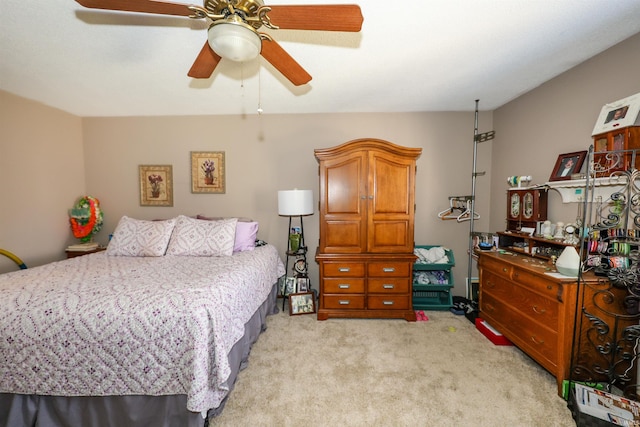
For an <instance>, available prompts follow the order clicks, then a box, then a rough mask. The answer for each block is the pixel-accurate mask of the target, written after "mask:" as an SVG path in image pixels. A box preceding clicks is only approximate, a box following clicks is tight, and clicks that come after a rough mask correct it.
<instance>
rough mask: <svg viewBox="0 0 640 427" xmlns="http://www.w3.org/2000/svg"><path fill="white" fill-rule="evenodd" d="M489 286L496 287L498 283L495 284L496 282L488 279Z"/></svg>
mask: <svg viewBox="0 0 640 427" xmlns="http://www.w3.org/2000/svg"><path fill="white" fill-rule="evenodd" d="M487 287H489V288H495V287H496V284H495V283H493V282H492V281H491V280H487Z"/></svg>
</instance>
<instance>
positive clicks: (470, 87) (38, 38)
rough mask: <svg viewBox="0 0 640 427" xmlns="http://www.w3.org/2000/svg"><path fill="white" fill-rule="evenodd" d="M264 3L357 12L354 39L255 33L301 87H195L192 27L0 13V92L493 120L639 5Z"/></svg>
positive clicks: (164, 111) (177, 22)
mask: <svg viewBox="0 0 640 427" xmlns="http://www.w3.org/2000/svg"><path fill="white" fill-rule="evenodd" d="M265 3H266V4H267V5H269V4H326V3H358V4H359V5H360V7H361V9H362V14H363V16H364V24H363V27H362V32H360V33H331V32H314V31H291V30H279V31H268V30H264V31H265V32H269V33H270V34H272V36H273V37H274V38H275V39H276V40H277V41H278V42H279V43H280V44H281V45H282V46H283V47H284V49H286V50H287V51H288V52H289V53H290V54H291V55H292V56H293V57H294V58H295V59H296V60H297V61H298V62H299V63H300V64H301V65H302V66H303V67H304V68H305V69H306V70H307V71H308V72H309V73H310V74H311V75H312V76H313V80H311V82H310V83H309V84H308V85H305V86H301V87H295V86H293V85H292V84H291V83H289V81H288V80H286V79H285V78H284V77H282V76H281V75H280V74H279V73H278V72H277V71H276V70H275V69H274V68H273V67H272V66H271V65H270V64H268V63H267V62H266V61H265V60H264V59H262V58H260V59H258V60H255V61H253V62H250V63H245V64H238V63H234V62H230V61H225V60H222V61H221V63H220V65H219V66H218V67H217V69H216V70H215V72H214V73H213V76H212V77H211V78H210V79H206V80H196V79H192V78H190V77H187V71H188V70H189V68H190V67H191V64H192V63H193V61H194V59H195V58H196V55H197V54H198V52H199V51H200V48H201V47H202V45H203V44H204V42H205V40H206V28H207V25H206V22H205V21H203V20H191V19H189V18H181V17H169V16H160V15H145V14H135V13H119V12H107V11H98V10H90V9H86V8H83V7H82V6H80V5H79V4H78V3H76V2H75V1H73V0H47V1H39V2H35V1H25V0H0V23H1V25H0V89H3V90H5V91H8V92H11V93H14V94H17V95H20V96H23V97H25V98H29V99H33V100H37V101H40V102H42V103H45V104H47V105H51V106H54V107H57V108H60V109H62V110H65V111H68V112H70V113H73V114H75V115H78V116H147V115H194V114H206V115H209V114H257V110H258V106H260V107H261V108H262V109H263V111H264V114H275V113H324V112H340V113H342V112H410V111H470V110H473V109H474V108H475V99H480V108H481V109H482V110H492V109H495V108H497V107H500V106H501V105H503V104H505V103H506V102H508V101H510V100H512V99H514V98H516V97H518V96H519V95H521V94H523V93H525V92H527V91H529V90H531V89H533V88H535V87H537V86H539V85H540V84H542V83H544V82H545V81H547V80H549V79H551V78H553V77H555V76H557V75H558V74H560V73H562V72H564V71H566V70H568V69H569V68H572V67H573V66H575V65H577V64H579V63H581V62H583V61H585V60H586V59H588V58H590V57H592V56H594V55H596V54H598V53H599V52H602V51H603V50H605V49H607V48H609V47H611V46H613V45H615V44H616V43H618V42H620V41H622V40H624V39H626V38H628V37H630V36H632V35H634V34H636V33H638V32H640V1H637V0H437V1H436V0H428V1H426V0H416V1H413V2H410V1H406V2H400V1H389V0H344V1H340V0H320V1H317V0H284V1H282V0H273V1H271V0H266V1H265ZM261 31H263V29H261ZM639 54H640V52H639Z"/></svg>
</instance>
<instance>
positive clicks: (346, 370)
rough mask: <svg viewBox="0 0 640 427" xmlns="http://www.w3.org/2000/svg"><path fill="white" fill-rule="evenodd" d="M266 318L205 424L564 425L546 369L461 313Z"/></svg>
mask: <svg viewBox="0 0 640 427" xmlns="http://www.w3.org/2000/svg"><path fill="white" fill-rule="evenodd" d="M427 315H428V316H429V319H430V320H429V321H427V322H415V323H409V322H406V321H404V320H377V319H376V320H369V319H330V320H327V321H323V322H319V321H317V320H316V317H315V315H301V316H289V315H288V313H279V314H277V315H274V316H270V317H269V319H268V323H267V326H268V329H267V331H266V332H264V333H263V334H262V335H261V336H260V338H259V339H258V342H257V343H256V344H255V345H254V347H253V350H252V352H251V355H250V357H249V366H248V367H247V369H245V370H244V371H242V372H241V373H240V375H239V378H238V382H237V383H236V387H235V390H234V391H233V392H232V394H231V397H230V399H229V401H228V402H227V405H226V407H225V409H224V411H223V413H222V414H221V416H220V417H218V418H217V419H214V420H213V422H212V423H211V425H214V426H239V425H251V426H491V427H494V426H542V425H544V426H574V425H575V423H574V421H573V419H572V417H571V413H570V411H569V410H568V409H567V407H566V402H565V401H564V400H563V399H562V398H561V397H559V396H558V395H557V393H556V382H555V379H554V378H553V376H552V375H551V374H549V373H548V372H547V371H545V370H544V369H543V368H541V367H540V366H539V365H537V364H536V363H535V362H533V361H532V360H531V359H529V358H528V357H527V356H526V355H525V354H524V353H522V352H521V351H520V350H518V349H517V348H516V347H505V346H495V345H493V344H492V343H491V342H490V341H489V340H487V339H486V338H485V337H484V336H483V335H482V334H481V333H480V332H478V331H477V330H476V329H475V327H474V326H473V324H472V323H471V322H469V321H468V320H467V319H466V318H465V317H464V316H456V315H454V314H452V313H450V312H427Z"/></svg>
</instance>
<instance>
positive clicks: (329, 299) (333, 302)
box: [322, 294, 365, 310]
mask: <svg viewBox="0 0 640 427" xmlns="http://www.w3.org/2000/svg"><path fill="white" fill-rule="evenodd" d="M364 301H365V297H364V295H351V294H348V295H323V296H322V302H323V304H322V308H325V309H327V308H328V309H340V310H362V309H364Z"/></svg>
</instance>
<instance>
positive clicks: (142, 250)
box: [107, 215, 176, 257]
mask: <svg viewBox="0 0 640 427" xmlns="http://www.w3.org/2000/svg"><path fill="white" fill-rule="evenodd" d="M175 224H176V220H175V218H174V219H168V220H164V221H147V220H142V219H134V218H129V217H128V216H126V215H125V216H123V217H122V218H120V221H118V225H117V226H116V230H115V231H114V232H113V237H112V238H111V240H110V241H109V245H108V246H107V255H113V256H133V257H137V256H140V257H145V256H163V255H164V254H165V252H166V251H167V245H168V244H169V239H171V233H172V231H173V228H174V227H175Z"/></svg>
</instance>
